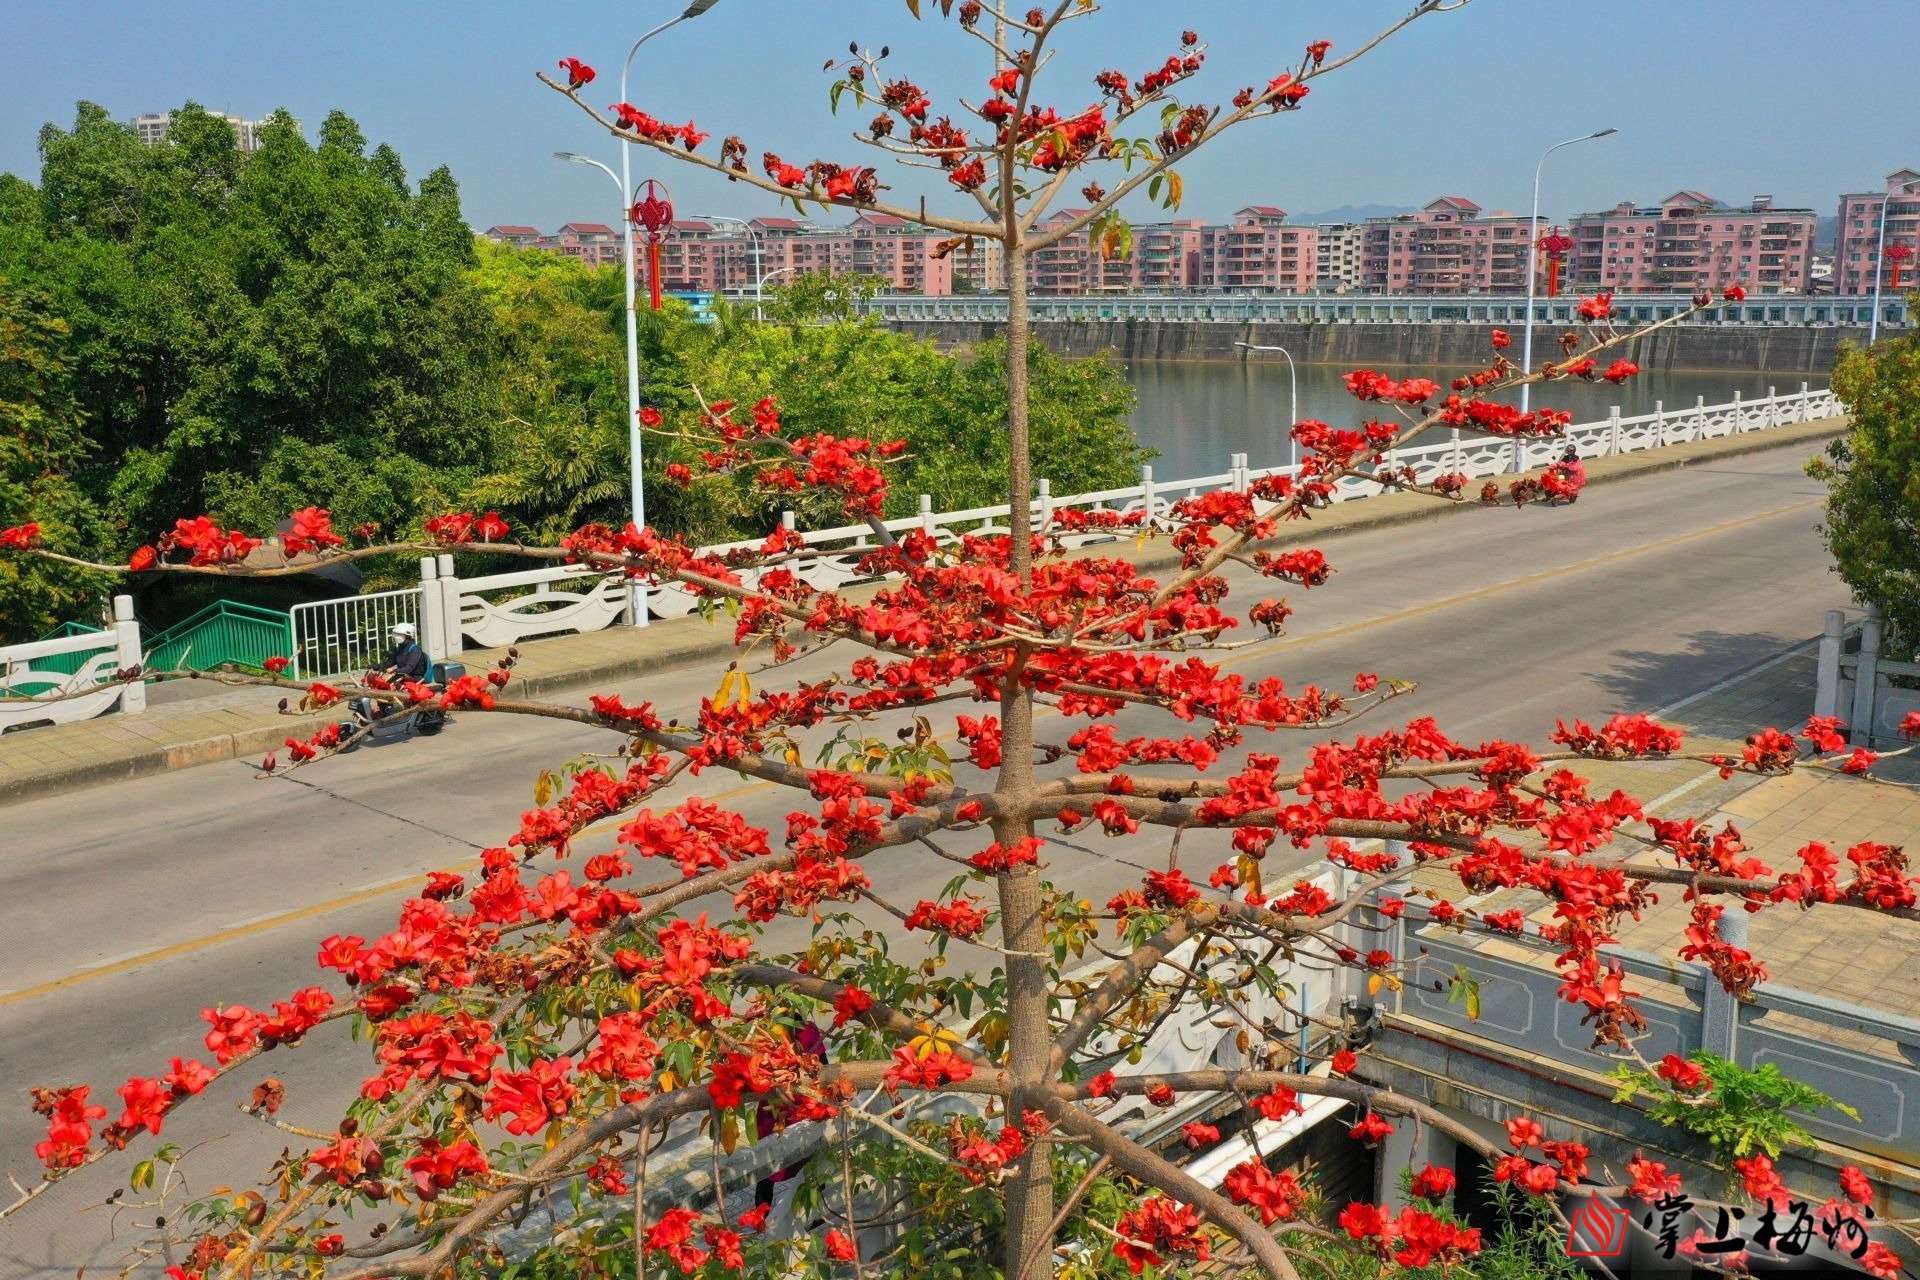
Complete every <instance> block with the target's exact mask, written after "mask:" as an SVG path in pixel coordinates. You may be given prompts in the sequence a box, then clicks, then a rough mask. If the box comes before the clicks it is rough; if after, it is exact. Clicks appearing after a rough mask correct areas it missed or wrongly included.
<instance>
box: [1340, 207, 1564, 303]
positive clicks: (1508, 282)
mask: <svg viewBox="0 0 1920 1280" xmlns="http://www.w3.org/2000/svg"><path fill="white" fill-rule="evenodd" d="M1539 225H1542V226H1544V225H1545V223H1544V220H1542V222H1541V223H1540V224H1539ZM1534 229H1535V223H1534V222H1533V221H1532V220H1531V219H1529V218H1527V217H1525V216H1522V215H1519V214H1513V213H1508V212H1506V211H1504V210H1498V209H1496V210H1492V211H1487V210H1483V209H1481V207H1480V206H1479V205H1477V204H1475V203H1474V202H1473V201H1471V200H1469V199H1467V198H1466V197H1465V196H1441V197H1440V198H1439V199H1437V200H1434V201H1432V202H1431V203H1430V204H1428V205H1427V206H1426V208H1424V209H1421V210H1420V211H1419V212H1417V213H1402V214H1395V215H1393V216H1392V217H1387V218H1368V219H1367V221H1366V225H1365V227H1364V229H1363V231H1362V239H1361V261H1360V278H1361V282H1362V285H1363V286H1364V287H1365V288H1366V290H1367V291H1368V292H1369V293H1392V294H1439V293H1525V292H1526V289H1527V247H1528V245H1529V243H1530V242H1531V241H1532V240H1533V238H1534Z"/></svg>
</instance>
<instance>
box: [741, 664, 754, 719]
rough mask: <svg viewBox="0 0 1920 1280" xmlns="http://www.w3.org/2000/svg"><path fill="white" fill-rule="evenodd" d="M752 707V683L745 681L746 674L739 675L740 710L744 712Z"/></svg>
mask: <svg viewBox="0 0 1920 1280" xmlns="http://www.w3.org/2000/svg"><path fill="white" fill-rule="evenodd" d="M752 705H753V681H751V680H749V679H747V674H746V672H744V671H743V672H741V673H740V709H741V710H742V711H745V710H746V709H747V708H748V707H750V706H752Z"/></svg>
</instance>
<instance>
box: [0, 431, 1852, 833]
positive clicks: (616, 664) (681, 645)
mask: <svg viewBox="0 0 1920 1280" xmlns="http://www.w3.org/2000/svg"><path fill="white" fill-rule="evenodd" d="M1846 430H1847V428H1846V426H1845V424H1844V423H1843V422H1840V421H1838V420H1835V419H1827V420H1822V421H1815V422H1807V423H1797V424H1795V425H1794V426H1790V427H1777V428H1774V429H1772V430H1770V431H1764V432H1754V433H1750V434H1748V435H1744V436H1722V437H1719V438H1717V439H1714V440H1701V441H1693V442H1690V443H1687V444H1679V445H1668V446H1665V447H1664V448H1661V449H1658V450H1647V451H1645V452H1644V453H1642V454H1628V455H1624V456H1623V457H1619V458H1602V459H1596V460H1595V461H1596V466H1595V468H1593V469H1590V470H1589V472H1588V477H1587V479H1588V483H1589V484H1613V483H1616V482H1619V481H1623V480H1630V479H1634V478H1636V477H1639V476H1646V475H1658V474H1660V473H1662V472H1667V471H1679V470H1681V469H1683V468H1685V467H1687V466H1689V465H1692V464H1698V463H1702V462H1713V461H1719V460H1721V459H1723V458H1738V457H1743V456H1745V455H1747V454H1753V453H1766V452H1769V451H1771V450H1774V449H1783V448H1790V447H1792V446H1794V445H1799V444H1810V443H1813V442H1816V441H1822V440H1830V439H1833V438H1835V437H1838V436H1842V435H1845V434H1846ZM1680 450H1687V451H1688V452H1687V453H1686V454H1684V455H1681V454H1679V453H1678V451H1680ZM1655 455H1665V456H1655ZM1615 464H1618V465H1615ZM1601 466H1604V467H1605V469H1604V470H1600V469H1598V468H1599V467H1601ZM1526 474H1528V475H1539V474H1540V472H1539V471H1530V472H1527V473H1526ZM1376 504H1378V505H1376ZM1343 507H1345V508H1346V510H1348V511H1351V514H1345V512H1343V510H1342V508H1343ZM1479 509H1480V507H1479V504H1478V503H1475V502H1471V501H1461V502H1442V501H1439V500H1437V499H1432V498H1425V497H1418V496H1412V495H1405V494H1391V495H1382V496H1380V497H1373V498H1365V499H1360V500H1359V501H1358V502H1357V504H1355V505H1354V506H1351V507H1347V504H1342V506H1341V507H1335V508H1332V512H1338V513H1341V514H1340V516H1339V517H1338V518H1337V519H1334V520H1325V519H1322V520H1306V521H1301V522H1299V523H1297V524H1295V525H1294V526H1292V527H1291V528H1290V529H1289V530H1288V531H1287V532H1286V533H1284V534H1282V535H1281V536H1279V537H1276V538H1273V539H1270V540H1269V541H1267V542H1264V543H1262V544H1260V545H1262V546H1264V547H1285V546H1297V545H1299V544H1301V543H1305V542H1315V543H1318V542H1324V541H1326V540H1328V539H1330V538H1339V537H1341V536H1343V535H1346V534H1352V533H1363V532H1368V531H1371V530H1374V529H1385V528H1392V527H1394V526H1396V525H1402V524H1412V523H1414V522H1416V521H1421V520H1437V519H1439V518H1441V517H1443V516H1446V515H1449V514H1452V513H1454V512H1457V511H1463V510H1479ZM1123 544H1124V540H1120V539H1116V540H1115V541H1114V542H1110V543H1095V544H1092V545H1090V546H1086V547H1081V548H1078V549H1076V552H1075V553H1074V554H1080V555H1086V556H1105V555H1111V554H1112V549H1113V548H1114V547H1116V546H1121V545H1123ZM1128 558H1129V559H1131V560H1132V561H1133V562H1134V564H1136V565H1137V566H1138V567H1139V568H1141V569H1142V570H1148V571H1159V570H1164V569H1171V568H1175V567H1177V566H1178V565H1179V564H1180V556H1179V554H1178V553H1177V552H1175V551H1174V550H1173V548H1172V547H1171V546H1168V545H1166V543H1165V542H1164V541H1163V540H1155V542H1154V543H1152V544H1150V545H1148V546H1146V547H1143V548H1141V549H1140V550H1139V551H1137V552H1135V553H1133V554H1132V555H1130V556H1129V557H1128ZM855 590H859V588H855ZM681 622H684V623H685V624H687V625H685V626H684V627H680V626H676V624H677V623H681ZM694 624H698V626H699V628H700V629H699V630H695V629H694ZM670 628H671V629H674V630H676V631H678V632H679V633H680V634H676V635H674V636H673V638H672V639H670V640H667V641H665V642H663V643H661V644H660V645H659V646H658V647H650V648H649V649H648V651H647V652H644V653H635V654H632V655H630V656H623V657H620V658H616V659H612V660H609V661H601V662H596V663H593V664H591V665H587V666H581V667H572V668H569V669H567V670H565V671H556V672H551V673H547V674H537V673H529V674H528V675H526V676H525V677H524V678H522V679H520V680H518V681H517V682H516V685H517V687H518V689H519V690H520V691H521V692H522V693H524V694H525V695H526V696H528V697H539V696H544V695H548V694H554V693H562V692H566V691H569V690H573V689H577V688H579V687H581V686H583V685H598V684H607V683H612V682H615V681H621V680H628V679H631V678H633V677H634V676H638V675H643V674H645V673H647V672H649V671H657V670H659V669H660V668H662V667H669V666H672V665H674V664H677V663H683V662H687V661H690V660H692V659H695V658H708V657H715V656H719V655H722V654H728V653H732V652H733V651H734V645H733V628H732V627H731V626H728V625H725V624H724V623H715V622H708V621H705V620H703V619H701V618H699V616H698V615H688V617H687V618H686V619H676V620H672V621H666V622H656V623H654V624H653V626H652V627H650V628H649V629H648V630H649V632H650V633H651V634H653V635H660V634H662V633H663V632H665V631H666V630H668V629H670ZM503 652H504V651H503V650H500V649H482V650H472V651H469V653H468V655H467V656H468V657H469V658H472V659H477V660H478V661H476V662H470V663H469V666H470V667H478V666H480V665H482V664H485V665H491V663H492V661H493V659H494V657H495V656H497V655H499V654H501V653H503ZM330 719H332V717H318V718H303V719H287V720H281V721H276V722H274V723H272V724H269V725H260V726H255V727H251V728H244V729H236V730H235V731H234V732H232V733H223V734H215V735H212V736H210V737H204V738H197V739H193V740H190V741H187V742H180V743H173V744H169V745H167V746H164V747H156V748H154V749H152V750H149V751H143V752H140V753H138V754H136V755H131V756H126V757H123V758H121V759H117V760H106V761H97V762H92V763H86V764H75V765H73V766H71V767H68V768H56V769H51V770H48V771H45V772H42V773H39V774H36V775H34V776H33V777H30V778H18V779H13V780H5V781H0V806H4V805H9V804H16V803H19V802H21V801H24V800H35V799H40V798H42V797H45V796H50V795H55V794H59V793H61V792H65V791H77V790H80V789H82V788H86V787H94V786H100V785H103V784H106V783H111V782H127V781H131V780H133V779H135V778H145V777H151V776H153V775H155V774H160V773H170V772H172V771H174V770H176V769H189V768H193V767H194V766H196V765H203V764H215V763H218V762H219V761H222V760H237V759H240V758H242V757H245V756H253V755H257V754H260V753H264V752H266V751H269V750H272V749H273V748H276V747H278V746H280V745H281V744H282V743H283V742H284V741H285V740H286V739H287V738H290V737H296V736H298V737H306V736H310V735H312V734H313V733H314V732H316V731H317V730H318V729H319V728H320V727H321V726H322V725H325V724H327V723H328V722H329V720H330Z"/></svg>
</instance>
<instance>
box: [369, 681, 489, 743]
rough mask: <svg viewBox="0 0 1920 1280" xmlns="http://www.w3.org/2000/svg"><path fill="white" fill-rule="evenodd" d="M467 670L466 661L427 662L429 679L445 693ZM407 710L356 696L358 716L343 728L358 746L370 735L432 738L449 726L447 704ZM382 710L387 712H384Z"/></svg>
mask: <svg viewBox="0 0 1920 1280" xmlns="http://www.w3.org/2000/svg"><path fill="white" fill-rule="evenodd" d="M368 674H369V675H372V674H374V673H373V672H369V673H368ZM465 674H467V667H466V664H465V663H462V662H432V663H429V664H427V679H426V681H425V683H426V685H427V687H428V688H430V689H432V690H433V691H434V692H435V693H445V692H446V689H447V686H448V685H449V684H452V683H453V682H454V681H455V680H458V679H459V678H460V677H461V676H464V675H465ZM403 710H404V708H399V707H389V706H386V705H384V704H381V703H378V702H375V701H373V700H372V699H371V698H355V699H354V700H353V711H354V715H355V719H353V720H351V721H349V722H347V723H346V724H343V725H342V726H341V729H342V730H343V731H346V732H350V733H354V734H355V736H354V737H353V739H352V745H354V746H358V745H359V744H360V743H362V742H364V741H366V740H367V739H369V738H374V739H378V740H380V741H382V742H385V741H389V740H393V739H399V738H406V737H410V736H412V735H413V734H416V733H417V734H419V735H420V736H421V737H423V738H431V737H433V736H434V735H435V734H437V733H439V732H440V731H441V730H442V729H444V728H446V727H447V713H446V711H445V709H444V708H442V707H440V706H438V705H436V704H433V703H429V704H427V705H426V706H425V707H424V708H422V709H420V710H417V711H413V712H412V713H411V714H400V713H401V712H402V711H403ZM382 712H385V713H386V714H384V715H383V714H381V713H382ZM363 727H364V728H365V729H366V732H365V733H364V734H360V733H358V732H357V731H358V730H360V729H361V728H363Z"/></svg>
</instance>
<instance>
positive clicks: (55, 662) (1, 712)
mask: <svg viewBox="0 0 1920 1280" xmlns="http://www.w3.org/2000/svg"><path fill="white" fill-rule="evenodd" d="M140 662H141V656H140V624H139V623H138V622H136V621H134V617H133V598H132V597H131V596H115V597H114V598H113V626H112V627H111V628H109V629H108V630H105V631H89V632H85V633H83V634H81V635H73V636H61V637H60V638H59V639H57V640H35V641H32V642H30V643H28V644H15V645H8V646H6V647H4V648H0V733H4V732H6V731H7V730H9V729H20V728H24V727H26V726H27V725H41V724H71V723H73V722H75V721H79V720H91V719H92V718H93V717H95V716H99V715H105V714H106V713H107V712H109V711H113V710H115V709H116V708H117V709H118V710H119V711H120V712H121V713H122V714H125V715H137V714H138V713H140V712H142V711H145V710H146V709H147V688H146V686H145V685H143V684H141V683H139V682H138V681H134V682H131V683H128V684H115V683H113V676H114V673H115V672H118V671H131V670H132V669H133V668H135V667H137V666H139V665H140ZM29 699H32V701H29Z"/></svg>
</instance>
